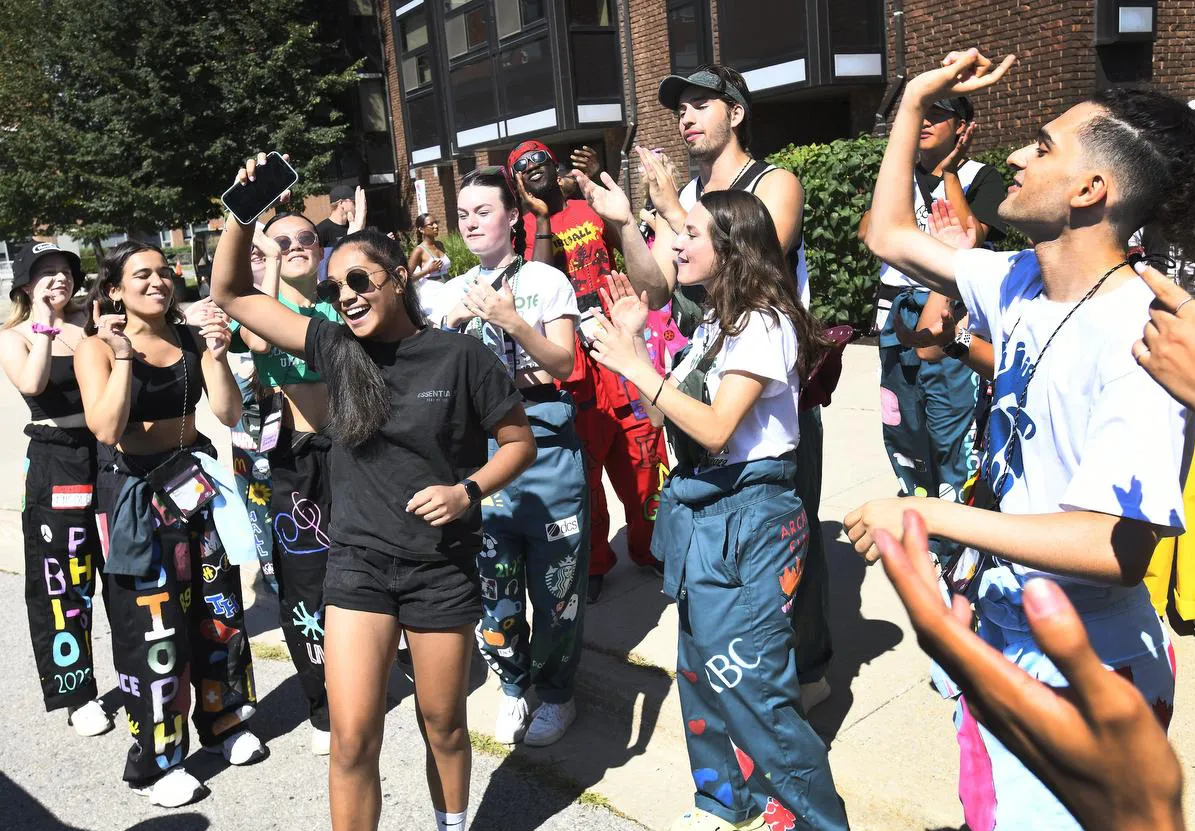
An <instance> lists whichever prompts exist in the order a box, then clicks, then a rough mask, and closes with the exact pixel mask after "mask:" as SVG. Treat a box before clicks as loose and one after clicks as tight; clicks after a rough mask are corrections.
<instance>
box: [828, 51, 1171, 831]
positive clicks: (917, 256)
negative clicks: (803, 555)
mask: <svg viewBox="0 0 1195 831" xmlns="http://www.w3.org/2000/svg"><path fill="white" fill-rule="evenodd" d="M1013 60H1014V59H1013V58H1012V57H1011V56H1010V57H1009V58H1007V59H1005V62H1004V63H1002V64H1001V65H1000V66H999V67H993V65H992V62H991V61H989V60H988V59H986V58H984V57H983V56H982V55H980V54H979V53H978V51H977V50H968V51H966V52H955V53H951V54H950V55H949V56H947V58H946V60H944V61H943V65H942V67H941V68H940V69H936V70H933V71H931V72H927V73H924V74H922V75H919V76H917V77H916V78H914V79H913V80H912V81H911V82H910V83H909V85H908V87H907V88H906V91H905V95H904V97H903V99H902V101H901V105H900V109H899V111H898V114H897V117H896V121H895V123H894V125H893V129H892V134H891V138H890V141H889V144H888V149H887V151H886V153H885V155H884V162H883V164H882V165H881V168H880V176H879V180H878V181H877V183H876V191H875V196H874V198H873V201H872V211H871V224H870V228H869V229H868V232H867V237H866V239H867V243H868V245H869V246H870V247H871V249H872V250H873V251H874V252H875V253H876V255H877V256H879V257H880V259H882V260H884V261H885V262H887V263H889V264H890V265H892V266H893V267H894V268H897V269H899V270H900V271H902V272H903V273H905V274H909V275H914V276H915V277H916V278H917V279H918V280H919V281H920V282H921V283H922V284H923V285H925V286H927V287H928V288H931V289H933V290H935V291H939V292H942V293H944V294H946V295H948V296H951V297H955V298H959V299H962V300H963V301H964V302H965V304H966V306H967V310H968V313H969V314H970V316H971V320H972V326H973V327H974V328H975V329H976V330H977V331H978V332H979V333H980V334H981V335H983V336H984V337H990V338H991V339H992V343H993V346H994V348H995V362H996V368H997V369H996V379H995V400H994V402H993V405H992V415H991V419H990V422H989V442H988V447H987V450H986V453H985V458H984V460H983V462H982V463H981V467H980V473H981V477H982V479H981V483H980V486H979V488H978V490H979V492H980V493H982V494H987V496H986V498H985V500H984V501H986V503H987V504H986V505H985V506H982V507H981V506H977V507H970V506H964V505H959V504H955V503H950V502H947V501H945V500H940V499H918V498H912V499H901V500H897V499H892V500H878V501H875V502H870V503H868V504H866V505H864V506H862V507H861V508H859V509H858V510H856V511H854V512H852V513H851V514H850V515H849V516H848V517H847V518H846V520H845V525H846V529H847V533H848V535H849V537H850V539H851V540H852V542H854V544H855V548H856V550H857V551H859V552H860V553H861V554H864V555H865V556H866V557H867V559H868V560H869V561H874V559H875V558H876V557H877V556H878V555H877V552H876V548H875V546H874V540H873V532H874V530H875V529H877V528H883V529H885V530H887V531H889V532H890V533H892V534H894V535H895V536H897V537H900V535H901V532H902V527H901V520H902V517H903V514H904V513H905V511H907V510H910V509H913V510H917V511H918V512H920V513H921V514H922V515H923V516H924V518H925V520H926V524H927V526H928V529H929V532H930V534H933V535H937V536H940V537H943V538H946V539H949V540H954V541H956V542H959V543H961V544H963V545H965V546H968V547H971V548H973V549H976V550H977V551H980V552H984V553H985V554H986V555H988V556H989V558H990V559H989V561H988V565H987V567H986V568H985V569H983V570H982V571H981V572H980V573H979V574H978V575H977V576H976V578H975V581H974V583H973V584H972V586H971V588H972V590H973V593H974V599H975V604H976V612H977V616H978V619H979V633H980V635H981V636H982V637H983V638H984V639H985V640H987V641H988V643H990V644H992V645H993V646H994V647H996V648H997V649H1000V650H1002V651H1003V652H1004V654H1005V655H1006V657H1008V658H1009V660H1012V661H1014V662H1016V663H1017V664H1018V665H1019V666H1020V667H1021V668H1023V669H1024V670H1026V671H1027V672H1028V673H1029V674H1030V675H1032V676H1034V677H1035V678H1038V679H1039V680H1041V681H1043V682H1045V683H1047V684H1050V685H1053V686H1064V685H1065V683H1066V682H1065V678H1064V676H1063V675H1062V674H1061V673H1060V672H1059V671H1058V669H1057V668H1056V667H1055V666H1054V665H1053V663H1052V662H1051V661H1050V660H1049V659H1048V658H1047V657H1046V656H1044V655H1043V654H1042V652H1041V651H1040V649H1038V647H1037V645H1036V644H1035V643H1034V642H1033V640H1032V636H1031V635H1030V634H1029V632H1028V629H1027V626H1026V625H1025V621H1026V618H1025V612H1024V609H1023V607H1022V596H1023V595H1022V589H1023V587H1024V584H1025V582H1026V581H1027V580H1028V579H1029V578H1030V577H1032V576H1035V575H1037V576H1040V575H1046V576H1048V577H1049V579H1051V580H1054V581H1055V582H1058V583H1059V584H1060V585H1061V586H1062V588H1063V589H1064V590H1065V592H1066V594H1067V596H1068V598H1069V599H1070V600H1071V602H1072V604H1074V606H1075V607H1076V609H1078V611H1079V613H1080V616H1081V617H1082V619H1083V621H1084V624H1085V625H1086V627H1087V629H1088V635H1089V637H1090V639H1091V642H1092V645H1093V647H1094V648H1095V650H1096V652H1097V653H1098V654H1099V655H1100V659H1101V660H1102V661H1103V662H1104V664H1105V665H1106V666H1109V667H1111V668H1114V669H1116V670H1117V671H1118V672H1121V673H1122V674H1123V675H1125V677H1127V678H1130V679H1131V680H1132V681H1133V682H1134V683H1135V684H1136V685H1137V687H1138V689H1139V690H1140V691H1141V693H1142V694H1143V695H1144V696H1145V699H1146V701H1147V702H1149V703H1150V704H1151V705H1152V706H1153V707H1154V709H1155V712H1156V713H1158V715H1159V718H1160V719H1161V720H1162V722H1163V724H1165V723H1167V722H1168V721H1169V715H1170V711H1171V708H1172V706H1173V698H1174V678H1173V666H1172V662H1171V660H1170V650H1169V642H1168V639H1167V636H1166V633H1165V631H1164V629H1163V627H1162V625H1161V622H1160V621H1159V620H1158V618H1157V616H1156V614H1154V612H1153V610H1152V607H1151V605H1150V601H1149V595H1148V592H1147V591H1146V589H1145V587H1144V585H1143V584H1142V582H1141V579H1142V576H1143V574H1144V572H1145V568H1146V566H1147V564H1148V562H1149V559H1150V555H1151V553H1152V551H1153V548H1154V545H1155V544H1156V542H1157V540H1158V538H1159V537H1161V536H1172V535H1175V534H1178V533H1180V532H1181V531H1182V528H1183V513H1182V512H1183V503H1182V495H1181V475H1180V474H1181V473H1182V468H1183V466H1184V465H1183V433H1184V430H1183V426H1184V416H1185V411H1184V410H1182V409H1181V407H1180V406H1179V405H1177V404H1176V403H1175V402H1174V401H1173V400H1172V399H1170V397H1169V396H1168V395H1167V394H1166V393H1165V392H1164V391H1163V390H1162V389H1161V388H1160V387H1158V386H1157V385H1156V384H1155V383H1154V382H1153V381H1152V380H1151V379H1150V378H1149V376H1148V375H1147V374H1146V373H1145V372H1144V371H1143V370H1142V369H1141V368H1140V367H1138V366H1137V365H1136V364H1135V363H1134V360H1133V358H1132V357H1131V349H1132V346H1133V343H1134V342H1135V340H1136V339H1137V338H1138V337H1139V333H1140V331H1141V328H1142V326H1143V325H1144V324H1145V322H1146V321H1147V320H1148V313H1149V304H1150V301H1151V299H1152V296H1153V295H1152V293H1151V292H1150V291H1149V289H1148V287H1147V286H1145V284H1144V283H1143V282H1142V281H1141V280H1140V279H1139V278H1138V277H1137V275H1136V274H1134V272H1133V267H1132V266H1131V265H1130V264H1129V263H1128V261H1127V257H1126V249H1127V243H1128V239H1129V237H1130V235H1131V234H1132V233H1133V231H1134V230H1135V229H1137V228H1139V227H1141V226H1142V225H1147V224H1152V223H1158V224H1160V225H1161V226H1163V231H1164V233H1167V235H1168V238H1171V239H1178V240H1183V241H1185V240H1189V239H1190V238H1191V236H1192V234H1191V229H1192V228H1195V215H1193V214H1195V206H1193V205H1192V203H1191V200H1190V199H1185V200H1176V199H1175V198H1174V193H1173V191H1174V188H1175V183H1187V184H1186V185H1185V187H1189V183H1191V182H1192V181H1195V169H1193V166H1195V114H1193V113H1191V112H1190V111H1189V110H1187V108H1186V106H1185V104H1183V103H1182V102H1179V101H1176V100H1174V99H1171V98H1169V97H1167V96H1165V95H1162V94H1159V93H1152V92H1139V91H1126V90H1112V91H1107V92H1101V93H1097V94H1096V95H1094V96H1093V97H1092V98H1091V99H1089V100H1087V101H1085V102H1083V103H1081V104H1078V105H1076V106H1074V107H1072V108H1071V109H1070V110H1068V111H1066V112H1065V113H1064V114H1063V115H1061V116H1060V117H1059V118H1057V119H1055V120H1054V121H1052V122H1050V123H1049V124H1046V125H1044V126H1043V127H1042V128H1041V130H1040V131H1039V132H1038V135H1037V138H1036V140H1035V142H1034V143H1033V144H1030V145H1027V146H1026V147H1023V148H1021V149H1020V150H1018V151H1016V152H1014V153H1013V154H1012V155H1011V156H1010V157H1009V163H1010V164H1011V165H1012V166H1013V167H1014V168H1016V169H1017V174H1016V177H1015V180H1016V183H1015V184H1014V185H1013V187H1011V188H1009V194H1008V197H1007V198H1006V199H1005V200H1004V202H1003V203H1002V204H1001V206H1000V216H1001V218H1003V219H1004V220H1005V221H1007V222H1008V223H1009V224H1011V225H1012V226H1014V227H1016V228H1017V229H1019V230H1020V231H1021V232H1022V233H1024V234H1025V235H1026V236H1028V237H1029V238H1030V239H1033V240H1035V241H1036V247H1035V248H1034V249H1033V250H1031V251H1022V252H1017V253H1013V254H1009V253H1004V254H998V253H995V252H991V251H985V250H982V249H973V250H956V249H953V248H950V247H949V246H946V245H944V244H942V243H940V242H939V241H937V240H935V239H933V238H932V237H930V236H928V235H927V234H925V233H924V232H922V231H921V230H920V229H918V227H917V223H916V219H915V216H914V213H913V203H912V200H911V199H910V194H909V190H908V182H909V180H910V178H911V176H912V167H913V164H914V160H915V158H916V148H917V139H918V133H919V130H920V125H921V123H922V118H923V115H924V113H925V112H926V110H927V109H928V108H929V106H931V105H932V103H933V102H934V101H936V100H938V99H940V98H942V97H945V96H948V95H961V94H967V93H971V92H975V91H978V90H980V89H983V88H985V87H987V86H990V85H991V84H993V83H995V82H996V81H998V80H999V78H1000V77H1002V76H1003V74H1004V72H1005V71H1007V69H1008V68H1009V67H1010V66H1011V65H1012V63H1013ZM997 508H998V510H995V509H997ZM956 725H957V726H958V727H959V742H960V747H961V748H962V749H963V751H964V753H963V757H962V765H961V773H960V797H961V799H962V802H963V807H964V814H965V817H966V819H967V823H968V825H969V826H970V827H971V828H976V829H979V828H983V829H1012V828H1016V829H1051V831H1052V830H1053V829H1075V828H1078V825H1077V823H1076V822H1075V820H1074V819H1073V817H1071V815H1070V814H1069V812H1068V811H1067V810H1066V809H1065V808H1064V807H1063V806H1062V804H1061V803H1060V802H1058V800H1057V799H1056V798H1055V797H1054V796H1053V795H1052V794H1051V793H1050V792H1049V791H1048V790H1047V789H1046V787H1045V786H1044V785H1043V784H1042V783H1041V782H1040V781H1039V780H1038V779H1037V778H1036V777H1035V776H1034V775H1033V774H1032V773H1030V772H1029V771H1028V770H1027V769H1026V768H1025V767H1024V766H1023V765H1021V763H1020V762H1019V761H1017V759H1016V758H1015V757H1014V756H1012V754H1010V753H1009V752H1008V751H1007V750H1006V749H1005V748H1004V747H1003V745H1001V744H1000V743H999V741H997V740H996V739H995V738H994V737H993V736H992V735H991V734H990V733H988V732H987V731H986V730H984V729H983V728H982V727H980V726H979V725H977V724H976V722H975V720H974V719H973V718H972V717H971V713H970V712H969V710H968V709H967V707H966V704H965V702H960V705H959V709H958V714H957V718H956Z"/></svg>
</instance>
